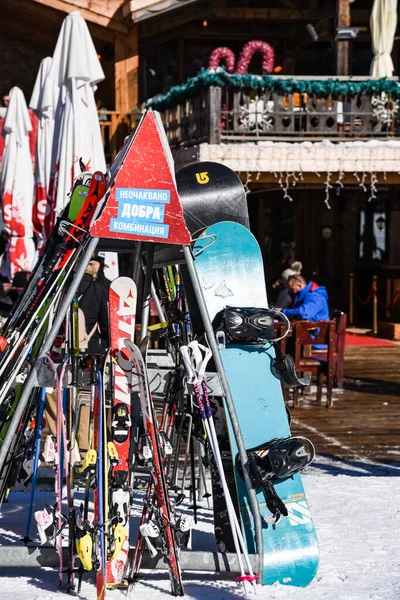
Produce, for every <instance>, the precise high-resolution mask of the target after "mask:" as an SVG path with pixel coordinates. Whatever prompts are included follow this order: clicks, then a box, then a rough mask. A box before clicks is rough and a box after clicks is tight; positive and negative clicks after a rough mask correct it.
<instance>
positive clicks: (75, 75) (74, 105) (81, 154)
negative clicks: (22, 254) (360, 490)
mask: <svg viewBox="0 0 400 600" xmlns="http://www.w3.org/2000/svg"><path fill="white" fill-rule="evenodd" d="M48 77H49V78H50V79H51V80H52V81H53V84H54V86H55V87H56V88H57V106H56V110H55V115H54V133H53V145H52V159H51V176H50V184H49V191H48V195H47V206H46V218H45V224H44V237H45V238H47V237H48V236H49V234H50V232H51V230H52V228H53V225H54V222H55V216H56V211H58V210H60V209H61V208H62V207H63V206H64V205H65V203H66V201H67V200H68V196H67V194H68V193H69V192H70V190H71V187H72V184H73V182H74V180H75V179H76V177H77V175H78V174H79V173H80V167H79V159H80V158H82V160H83V162H84V163H85V165H86V168H87V169H88V170H90V171H95V170H101V171H105V169H106V162H105V157H104V150H103V144H102V139H101V132H100V125H99V120H98V115H97V110H96V103H95V99H94V91H95V89H96V87H97V83H99V82H100V81H102V80H103V79H104V73H103V69H102V68H101V65H100V62H99V59H98V57H97V52H96V49H95V47H94V44H93V41H92V38H91V37H90V33H89V30H88V27H87V25H86V22H85V21H84V19H83V18H82V17H81V16H80V13H79V11H75V12H72V13H70V14H69V15H68V16H67V17H66V18H65V19H64V22H63V24H62V27H61V31H60V34H59V37H58V40H57V44H56V48H55V51H54V55H53V59H52V64H51V67H50V71H49V75H48Z"/></svg>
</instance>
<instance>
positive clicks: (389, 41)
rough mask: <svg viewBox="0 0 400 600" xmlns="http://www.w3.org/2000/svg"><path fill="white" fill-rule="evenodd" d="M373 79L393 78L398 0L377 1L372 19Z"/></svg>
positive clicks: (373, 8)
mask: <svg viewBox="0 0 400 600" xmlns="http://www.w3.org/2000/svg"><path fill="white" fill-rule="evenodd" d="M369 23H370V28H371V36H372V49H373V52H374V58H373V60H372V63H371V75H372V77H391V76H392V75H393V71H394V67H393V61H392V57H391V52H392V49H393V42H394V36H395V32H396V26H397V0H375V1H374V5H373V7H372V12H371V17H370V22H369Z"/></svg>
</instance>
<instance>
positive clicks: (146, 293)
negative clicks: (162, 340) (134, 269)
mask: <svg viewBox="0 0 400 600" xmlns="http://www.w3.org/2000/svg"><path fill="white" fill-rule="evenodd" d="M153 262H154V244H153V243H151V242H148V243H147V255H146V275H145V278H144V289H143V303H142V319H141V330H140V341H142V340H144V338H145V337H146V336H147V327H148V324H149V314H150V295H151V282H152V280H153Z"/></svg>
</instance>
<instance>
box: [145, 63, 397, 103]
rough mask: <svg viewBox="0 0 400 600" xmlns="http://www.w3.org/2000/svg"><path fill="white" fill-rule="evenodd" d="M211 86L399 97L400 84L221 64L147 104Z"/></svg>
mask: <svg viewBox="0 0 400 600" xmlns="http://www.w3.org/2000/svg"><path fill="white" fill-rule="evenodd" d="M210 86H218V87H226V86H232V87H234V88H241V87H244V88H251V89H253V90H257V89H267V90H270V91H271V92H274V93H276V94H280V95H284V94H293V93H294V92H299V93H307V94H309V95H315V96H318V97H320V98H321V97H322V98H324V97H325V98H326V97H327V96H329V95H332V96H333V97H337V96H357V95H359V94H361V95H365V96H371V95H372V94H381V93H382V92H386V93H387V94H390V96H391V97H392V98H393V99H394V98H399V97H400V85H399V83H398V82H397V81H393V80H388V79H386V78H382V79H375V80H373V79H366V80H365V81H352V80H351V79H350V80H348V81H340V80H339V79H325V80H323V81H322V80H316V79H314V80H313V79H281V78H279V77H274V76H271V75H251V74H249V73H246V74H245V75H238V74H235V73H234V74H232V75H230V74H229V73H227V72H226V71H225V69H223V68H218V69H216V70H214V69H202V70H201V71H200V73H199V74H198V75H196V77H191V78H190V79H188V80H187V81H186V83H184V84H183V85H176V86H174V87H173V88H171V89H170V90H169V92H168V93H167V94H165V95H161V94H158V95H157V96H154V98H150V99H149V100H148V101H147V104H146V108H153V109H154V110H160V111H162V110H166V109H167V108H171V107H172V106H177V105H178V104H180V103H181V102H183V101H184V100H186V99H187V98H190V97H191V96H195V95H196V94H197V93H198V92H200V91H201V90H204V89H206V88H208V87H210Z"/></svg>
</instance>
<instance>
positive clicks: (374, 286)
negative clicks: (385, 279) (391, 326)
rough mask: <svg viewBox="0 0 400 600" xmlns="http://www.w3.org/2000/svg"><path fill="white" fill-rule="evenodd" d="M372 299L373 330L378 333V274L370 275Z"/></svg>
mask: <svg viewBox="0 0 400 600" xmlns="http://www.w3.org/2000/svg"><path fill="white" fill-rule="evenodd" d="M372 294H373V295H372V299H373V311H374V313H373V332H374V334H375V335H376V334H377V333H378V276H377V275H374V276H373V277H372Z"/></svg>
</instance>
